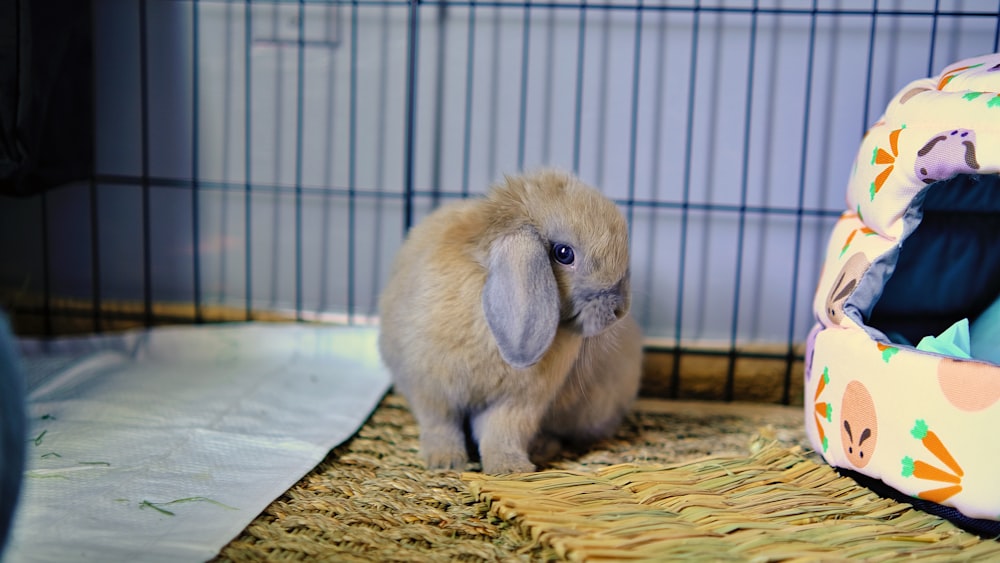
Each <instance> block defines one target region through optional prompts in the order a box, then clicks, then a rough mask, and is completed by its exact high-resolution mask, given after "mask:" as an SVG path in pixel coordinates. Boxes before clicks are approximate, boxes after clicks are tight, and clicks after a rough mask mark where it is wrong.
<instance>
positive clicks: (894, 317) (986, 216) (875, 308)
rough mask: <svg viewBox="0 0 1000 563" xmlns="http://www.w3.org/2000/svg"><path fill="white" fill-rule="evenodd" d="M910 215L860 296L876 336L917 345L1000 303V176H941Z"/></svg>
mask: <svg viewBox="0 0 1000 563" xmlns="http://www.w3.org/2000/svg"><path fill="white" fill-rule="evenodd" d="M903 220H904V234H903V236H902V237H901V239H900V243H899V245H898V246H897V247H896V251H895V252H888V253H886V254H885V255H884V256H881V257H879V258H877V259H876V260H875V261H874V263H873V264H872V266H871V268H870V270H869V272H868V273H867V274H866V275H865V276H864V278H865V279H863V280H862V281H861V283H860V284H859V288H858V291H857V292H856V293H855V296H856V297H857V299H856V300H853V301H854V306H855V307H857V310H858V312H859V313H860V315H861V317H862V318H864V319H866V322H865V323H864V324H865V325H867V328H868V329H874V330H873V331H871V332H872V333H873V336H875V337H876V338H877V339H878V340H882V341H889V342H892V343H896V344H903V345H911V346H912V345H917V344H918V343H919V342H920V340H921V339H923V338H924V337H925V336H936V335H939V334H941V333H942V332H944V331H946V330H947V329H948V328H949V327H951V326H952V325H953V324H955V323H956V322H958V321H961V320H962V319H968V321H969V322H970V323H974V322H975V321H976V320H977V319H979V318H980V317H981V316H983V317H985V316H986V315H983V313H984V311H986V310H987V309H990V310H991V311H992V310H994V309H997V310H1000V307H994V308H991V305H993V304H994V303H995V302H997V301H998V299H1000V176H998V175H971V174H960V175H957V176H954V177H952V178H950V179H948V180H942V181H939V182H935V183H934V184H931V185H929V186H927V187H926V188H925V189H924V190H922V191H921V192H920V193H919V194H917V196H916V197H914V198H913V201H912V202H911V204H910V207H909V208H908V209H907V211H906V212H905V214H904V218H903ZM991 332H992V331H991ZM877 333H881V334H877ZM997 340H998V342H996V343H995V344H994V345H995V346H996V347H998V348H1000V338H998V339H997Z"/></svg>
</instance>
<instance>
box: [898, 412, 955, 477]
mask: <svg viewBox="0 0 1000 563" xmlns="http://www.w3.org/2000/svg"><path fill="white" fill-rule="evenodd" d="M910 434H912V435H913V437H914V438H916V439H918V440H921V441H923V443H924V447H925V448H927V450H928V451H930V452H931V453H932V454H934V457H936V458H938V459H940V460H941V461H942V462H943V463H944V464H945V465H947V466H948V468H949V469H951V470H952V471H954V472H955V474H956V475H958V476H959V477H962V476H964V475H965V472H964V471H962V467H961V466H960V465H959V464H958V462H957V461H955V458H954V457H952V455H951V452H949V451H948V448H946V447H944V444H943V443H942V442H941V439H940V438H938V435H937V434H935V433H934V432H932V431H931V430H930V429H929V428H927V423H926V422H924V421H923V420H918V421H916V423H914V425H913V429H912V430H910Z"/></svg>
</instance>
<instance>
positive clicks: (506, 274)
mask: <svg viewBox="0 0 1000 563" xmlns="http://www.w3.org/2000/svg"><path fill="white" fill-rule="evenodd" d="M487 268H488V271H487V274H486V286H485V287H484V288H483V310H484V312H485V313H486V324H487V325H489V327H490V332H492V333H493V338H494V339H495V340H496V342H497V345H498V346H499V347H500V356H502V357H503V359H504V361H505V362H507V363H508V364H510V365H511V366H513V367H515V368H526V367H529V366H532V365H534V364H536V363H538V361H539V360H540V359H542V356H543V355H544V354H545V351H546V350H548V349H549V346H550V345H551V344H552V340H553V338H555V334H556V328H558V326H559V288H558V287H557V286H556V279H555V276H554V275H553V274H552V266H551V265H550V264H549V254H548V251H547V249H546V248H545V244H544V242H543V241H542V238H541V237H540V236H539V235H538V233H536V232H535V231H534V230H533V229H531V228H529V227H523V228H521V229H520V230H518V231H515V232H513V233H511V234H509V235H505V236H502V237H500V238H499V239H497V240H496V241H494V243H493V245H492V246H491V247H490V253H489V264H488V266H487Z"/></svg>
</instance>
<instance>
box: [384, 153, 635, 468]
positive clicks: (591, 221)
mask: <svg viewBox="0 0 1000 563" xmlns="http://www.w3.org/2000/svg"><path fill="white" fill-rule="evenodd" d="M630 297H631V295H630V288H629V252H628V229H627V225H626V222H625V218H624V217H623V216H622V214H621V212H620V211H619V210H618V208H617V207H616V206H615V205H614V203H613V202H611V201H610V200H609V199H607V198H606V197H604V196H603V195H601V193H600V192H599V191H597V190H596V189H594V188H592V187H589V186H587V185H585V184H583V183H582V182H580V181H579V180H578V179H576V178H575V177H573V176H571V175H569V174H565V173H561V172H556V171H551V170H544V171H540V172H537V173H534V174H531V175H526V176H518V177H507V178H506V179H505V181H504V182H503V183H502V184H500V185H498V186H495V187H494V188H493V189H492V191H490V193H489V194H487V196H486V197H485V198H482V199H472V200H465V201H460V202H454V203H451V204H449V205H446V206H443V207H441V208H440V209H438V210H437V211H435V212H434V213H432V214H431V215H429V216H428V217H427V218H426V219H424V220H423V221H422V222H421V223H420V224H419V225H417V226H416V227H414V228H413V229H412V230H411V232H410V234H409V236H408V238H407V240H406V242H405V243H404V244H403V246H402V248H400V250H399V254H398V255H397V256H396V260H395V264H394V269H393V272H392V274H391V277H390V279H389V282H388V284H387V285H386V287H385V290H384V292H383V294H382V296H381V301H380V309H381V310H380V313H381V333H380V336H379V350H380V352H381V354H382V358H383V360H384V362H385V364H386V365H387V366H388V367H389V369H390V370H391V371H392V374H393V379H394V383H395V387H396V389H397V390H398V391H399V392H401V393H402V394H403V395H404V396H405V397H406V398H407V400H408V402H409V404H410V407H411V408H412V410H413V413H414V415H415V416H416V419H417V422H418V423H419V425H420V447H421V451H422V454H423V457H424V460H425V461H426V463H427V466H428V467H429V468H432V469H442V468H443V469H463V468H464V467H465V464H466V462H467V461H468V452H467V450H466V435H465V429H466V428H468V429H470V430H471V433H472V436H471V438H472V439H473V440H474V441H475V442H476V443H477V444H478V447H479V457H480V459H481V461H482V468H483V471H484V472H486V473H511V472H524V471H532V470H534V469H535V465H534V464H533V463H532V461H531V459H530V457H529V452H535V453H540V452H549V453H551V452H552V450H553V447H555V446H557V445H558V441H562V442H567V443H570V444H573V445H575V446H582V445H586V444H587V443H591V442H593V441H595V440H599V439H603V438H606V437H608V436H610V435H611V434H612V433H613V432H614V431H615V430H616V428H617V427H618V425H619V424H620V423H621V420H622V417H623V416H624V415H625V413H626V412H627V410H628V409H629V408H630V407H631V405H632V402H633V401H634V399H635V397H636V394H637V392H638V388H639V378H640V374H641V363H642V342H641V334H640V330H639V326H638V324H637V323H636V322H635V320H634V319H633V318H632V317H631V316H630V315H629V314H628V312H629V304H630Z"/></svg>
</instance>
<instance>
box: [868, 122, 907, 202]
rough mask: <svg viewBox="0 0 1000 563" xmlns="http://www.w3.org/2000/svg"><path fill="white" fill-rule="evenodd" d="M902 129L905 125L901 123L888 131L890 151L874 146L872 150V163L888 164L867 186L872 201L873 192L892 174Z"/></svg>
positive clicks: (873, 198)
mask: <svg viewBox="0 0 1000 563" xmlns="http://www.w3.org/2000/svg"><path fill="white" fill-rule="evenodd" d="M903 129H906V125H903V126H902V127H900V128H899V129H894V130H893V131H892V132H891V133H889V151H891V152H887V151H886V150H885V149H883V148H880V147H875V149H874V150H873V151H872V162H871V163H872V164H888V166H887V167H886V168H885V170H883V171H882V172H880V173H879V175H878V176H876V177H875V181H874V182H872V184H871V186H870V187H869V190H868V192H869V195H870V196H871V199H872V200H873V201H874V200H875V194H877V193H878V192H879V190H881V189H882V186H883V185H884V184H885V181H886V179H888V178H889V175H890V174H892V171H893V169H894V168H895V164H896V157H897V156H899V134H900V133H901V132H902V131H903Z"/></svg>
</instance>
